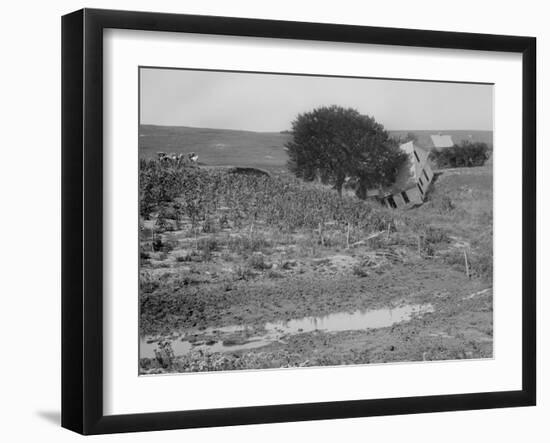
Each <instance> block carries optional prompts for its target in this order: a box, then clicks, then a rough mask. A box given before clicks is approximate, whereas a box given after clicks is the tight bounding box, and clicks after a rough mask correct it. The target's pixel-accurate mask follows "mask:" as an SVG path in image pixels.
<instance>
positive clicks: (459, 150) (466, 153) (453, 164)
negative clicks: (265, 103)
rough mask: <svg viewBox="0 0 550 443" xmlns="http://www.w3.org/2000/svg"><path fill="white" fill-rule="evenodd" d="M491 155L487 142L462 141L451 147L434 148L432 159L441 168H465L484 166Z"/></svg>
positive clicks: (431, 154)
mask: <svg viewBox="0 0 550 443" xmlns="http://www.w3.org/2000/svg"><path fill="white" fill-rule="evenodd" d="M489 156H490V152H489V147H488V146H487V144H486V143H481V142H475V143H474V142H469V141H462V142H461V143H460V144H459V145H454V146H452V147H451V148H444V149H439V150H437V149H434V150H433V151H431V153H430V157H431V160H432V161H433V162H434V163H435V165H436V166H437V167H438V168H440V169H444V168H464V167H472V166H483V165H484V164H485V161H487V159H488V158H489Z"/></svg>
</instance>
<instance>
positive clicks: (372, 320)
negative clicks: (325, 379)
mask: <svg viewBox="0 0 550 443" xmlns="http://www.w3.org/2000/svg"><path fill="white" fill-rule="evenodd" d="M429 312H433V306H432V305H431V304H425V305H404V306H400V307H396V308H389V309H388V308H386V309H375V310H370V311H355V312H353V313H347V312H338V313H335V314H329V315H326V316H323V317H305V318H301V319H295V320H289V321H284V322H283V321H280V322H268V323H266V324H265V325H264V329H265V331H266V333H265V334H263V335H260V336H249V337H247V338H245V339H242V340H240V341H232V340H212V339H210V340H206V339H205V340H195V341H193V342H191V341H187V340H178V339H173V338H172V339H170V338H169V339H164V340H165V341H166V340H168V341H170V344H171V346H172V349H173V350H174V354H175V355H185V354H187V353H188V352H190V351H191V350H198V349H201V350H208V351H209V352H234V351H241V350H246V349H254V348H259V347H262V346H267V345H269V344H271V343H273V342H275V341H278V340H280V339H281V337H283V336H284V335H288V334H299V333H305V332H313V331H324V332H340V331H356V330H361V329H374V328H384V327H387V326H391V325H393V324H396V323H400V322H403V321H409V320H411V318H413V316H416V315H423V314H426V313H429ZM248 329H249V328H247V327H245V326H226V327H220V328H207V329H204V330H202V331H194V332H195V334H196V336H202V337H206V336H211V335H212V334H215V335H217V336H220V335H222V336H223V335H224V334H236V333H241V334H245V335H250V334H247V330H248ZM157 343H158V340H152V339H151V337H143V338H142V339H141V340H140V357H142V358H154V357H155V349H157Z"/></svg>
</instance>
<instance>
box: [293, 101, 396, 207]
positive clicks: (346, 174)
mask: <svg viewBox="0 0 550 443" xmlns="http://www.w3.org/2000/svg"><path fill="white" fill-rule="evenodd" d="M292 134H293V140H292V141H290V142H288V143H287V144H286V145H285V146H286V148H287V152H288V156H289V160H288V167H289V169H290V171H292V172H293V173H294V174H295V175H296V176H297V177H299V178H301V179H303V180H306V181H313V180H320V181H321V182H322V183H327V184H331V185H333V186H334V189H336V191H337V192H338V194H339V195H342V188H343V186H344V183H345V182H346V180H350V179H351V180H352V181H353V182H354V183H356V192H357V195H358V196H359V197H364V196H365V194H366V189H367V188H368V187H370V186H378V185H382V186H383V185H387V184H389V183H391V182H392V181H393V179H394V178H395V174H396V171H397V169H398V167H399V165H400V164H401V163H402V162H403V161H404V159H405V158H406V155H405V154H404V153H402V152H401V151H400V150H399V148H398V146H397V143H396V142H395V141H394V140H392V139H391V138H390V136H389V134H388V132H387V131H385V130H384V127H383V126H382V125H381V124H379V123H377V122H376V120H374V118H372V117H369V116H367V115H362V114H360V113H359V112H358V111H356V110H355V109H351V108H343V107H340V106H330V107H320V108H317V109H314V110H313V111H311V112H306V113H304V114H300V115H298V117H297V118H296V120H294V122H292Z"/></svg>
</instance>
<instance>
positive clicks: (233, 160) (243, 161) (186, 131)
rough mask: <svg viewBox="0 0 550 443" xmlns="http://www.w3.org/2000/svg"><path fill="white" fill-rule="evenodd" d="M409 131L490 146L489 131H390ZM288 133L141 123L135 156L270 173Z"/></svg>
mask: <svg viewBox="0 0 550 443" xmlns="http://www.w3.org/2000/svg"><path fill="white" fill-rule="evenodd" d="M408 132H413V133H414V134H416V136H417V137H418V143H419V144H420V145H421V146H428V143H429V136H430V135H431V134H437V133H438V132H441V133H443V134H450V135H451V136H452V137H453V141H454V142H455V143H459V142H460V141H461V140H468V139H470V135H471V139H472V140H473V141H480V142H485V143H488V144H491V145H492V139H493V132H492V131H466V130H464V131H445V130H434V131H405V130H403V131H390V134H392V135H394V136H404V135H405V134H407V133H408ZM291 137H292V135H290V134H281V133H278V132H252V131H233V130H227V129H210V128H191V127H185V126H154V125H141V127H140V131H139V155H140V157H141V158H153V157H155V156H156V153H157V152H159V151H163V152H167V153H169V152H175V153H188V152H195V153H197V154H198V155H199V162H201V163H202V164H204V165H208V166H247V167H256V168H261V169H267V170H270V171H273V172H280V171H286V161H287V154H286V152H285V150H284V145H285V143H286V142H287V141H289V140H290V139H291Z"/></svg>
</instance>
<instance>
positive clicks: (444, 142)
mask: <svg viewBox="0 0 550 443" xmlns="http://www.w3.org/2000/svg"><path fill="white" fill-rule="evenodd" d="M430 138H431V139H432V143H433V145H434V148H450V147H452V146H453V145H454V143H453V139H452V138H451V136H450V135H442V134H437V135H430Z"/></svg>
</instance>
